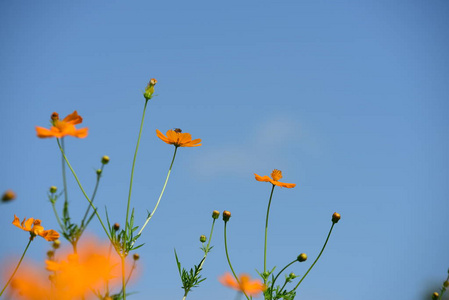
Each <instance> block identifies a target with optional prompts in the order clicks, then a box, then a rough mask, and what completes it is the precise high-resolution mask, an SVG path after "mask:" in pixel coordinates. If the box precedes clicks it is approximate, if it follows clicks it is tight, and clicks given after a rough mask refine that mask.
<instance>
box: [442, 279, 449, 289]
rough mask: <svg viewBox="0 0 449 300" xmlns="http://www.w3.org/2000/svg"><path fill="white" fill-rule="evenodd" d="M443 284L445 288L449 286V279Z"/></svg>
mask: <svg viewBox="0 0 449 300" xmlns="http://www.w3.org/2000/svg"><path fill="white" fill-rule="evenodd" d="M443 286H444V287H445V288H447V287H449V280H446V281H445V282H443Z"/></svg>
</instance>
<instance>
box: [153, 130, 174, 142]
mask: <svg viewBox="0 0 449 300" xmlns="http://www.w3.org/2000/svg"><path fill="white" fill-rule="evenodd" d="M156 135H157V137H158V138H160V139H161V140H162V141H164V142H165V143H167V144H171V143H170V141H169V139H168V138H167V137H166V136H165V135H164V134H163V133H162V132H160V131H159V129H156Z"/></svg>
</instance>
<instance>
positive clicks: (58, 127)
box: [36, 110, 88, 138]
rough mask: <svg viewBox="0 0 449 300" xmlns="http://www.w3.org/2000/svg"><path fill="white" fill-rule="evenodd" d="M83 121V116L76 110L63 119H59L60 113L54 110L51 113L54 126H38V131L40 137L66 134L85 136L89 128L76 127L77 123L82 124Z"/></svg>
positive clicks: (56, 136) (58, 136)
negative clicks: (48, 127)
mask: <svg viewBox="0 0 449 300" xmlns="http://www.w3.org/2000/svg"><path fill="white" fill-rule="evenodd" d="M81 122H83V118H81V117H80V116H79V115H78V112H77V111H76V110H75V111H74V112H73V113H71V114H70V115H68V116H67V117H65V118H64V119H63V120H59V114H58V113H56V112H54V113H53V114H52V115H51V123H52V125H53V126H52V127H51V128H50V129H47V128H44V127H39V126H36V133H37V136H38V137H40V138H51V137H55V138H63V137H65V136H66V135H71V136H74V137H77V138H85V137H86V136H87V131H88V128H87V127H86V128H81V129H76V128H75V125H76V124H80V123H81Z"/></svg>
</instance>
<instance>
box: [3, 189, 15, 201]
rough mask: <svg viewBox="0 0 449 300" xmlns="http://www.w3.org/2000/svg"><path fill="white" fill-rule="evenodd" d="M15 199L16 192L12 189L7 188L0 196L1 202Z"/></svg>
mask: <svg viewBox="0 0 449 300" xmlns="http://www.w3.org/2000/svg"><path fill="white" fill-rule="evenodd" d="M14 199H16V193H14V191H13V190H7V191H6V192H5V193H4V194H3V196H2V202H8V201H11V200H14Z"/></svg>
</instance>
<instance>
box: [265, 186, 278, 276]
mask: <svg viewBox="0 0 449 300" xmlns="http://www.w3.org/2000/svg"><path fill="white" fill-rule="evenodd" d="M274 187H275V185H274V184H273V187H272V188H271V193H270V200H269V201H268V207H267V217H266V219H265V243H264V246H263V272H264V273H265V272H266V271H267V236H268V217H269V215H270V206H271V199H272V198H273V191H274ZM263 281H264V284H266V283H267V279H266V278H265V276H264V279H263Z"/></svg>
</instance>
